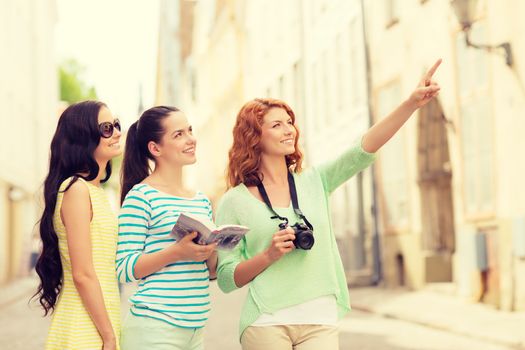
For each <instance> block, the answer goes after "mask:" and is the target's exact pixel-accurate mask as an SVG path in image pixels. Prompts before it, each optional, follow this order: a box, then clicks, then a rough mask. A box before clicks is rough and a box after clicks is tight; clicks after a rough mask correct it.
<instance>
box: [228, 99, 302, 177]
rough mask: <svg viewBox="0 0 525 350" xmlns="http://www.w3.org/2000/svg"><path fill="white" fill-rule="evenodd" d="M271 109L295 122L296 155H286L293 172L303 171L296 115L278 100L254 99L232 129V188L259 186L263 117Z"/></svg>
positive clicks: (241, 111) (230, 175)
mask: <svg viewBox="0 0 525 350" xmlns="http://www.w3.org/2000/svg"><path fill="white" fill-rule="evenodd" d="M272 108H280V109H282V110H284V111H285V112H286V113H287V114H288V117H289V118H290V119H291V121H292V123H293V127H294V129H295V133H296V136H295V143H294V148H295V150H294V152H293V153H291V154H286V155H285V159H286V165H287V166H288V168H291V169H293V171H294V172H297V173H298V172H300V171H301V164H302V161H303V154H302V153H301V151H300V150H299V148H298V147H297V142H298V140H299V130H298V129H297V127H296V126H295V114H294V112H293V111H292V109H291V108H290V106H288V105H287V104H286V103H284V102H283V101H280V100H276V99H269V98H267V99H255V100H253V101H250V102H248V103H246V104H245V105H244V106H243V107H242V109H241V110H240V112H239V115H238V116H237V122H236V123H235V126H234V128H233V138H234V140H241V139H242V140H243V142H234V143H233V146H232V148H231V149H230V153H229V156H230V157H229V158H230V161H229V164H228V181H229V186H231V187H234V186H237V185H239V184H241V183H244V184H245V185H247V186H255V185H257V183H259V167H260V162H261V152H262V148H261V137H262V129H261V127H262V124H263V121H264V116H265V115H266V114H267V113H268V111H270V109H272Z"/></svg>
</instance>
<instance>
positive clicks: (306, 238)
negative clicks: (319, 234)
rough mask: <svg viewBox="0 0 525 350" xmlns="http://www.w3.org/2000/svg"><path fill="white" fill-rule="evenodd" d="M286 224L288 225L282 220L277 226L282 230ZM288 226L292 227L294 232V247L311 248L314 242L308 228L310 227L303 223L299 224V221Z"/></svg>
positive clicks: (312, 234) (311, 232)
mask: <svg viewBox="0 0 525 350" xmlns="http://www.w3.org/2000/svg"><path fill="white" fill-rule="evenodd" d="M287 226H288V225H287V224H286V223H284V222H283V223H281V224H279V228H280V229H281V230H284V229H285V228H286V227H287ZM290 227H291V228H293V230H294V233H295V239H294V240H293V244H294V245H295V248H297V249H303V250H310V249H312V247H313V246H314V243H315V239H314V233H313V231H312V230H310V228H309V227H308V226H306V225H305V224H301V223H299V222H296V223H295V224H293V225H292V226H290Z"/></svg>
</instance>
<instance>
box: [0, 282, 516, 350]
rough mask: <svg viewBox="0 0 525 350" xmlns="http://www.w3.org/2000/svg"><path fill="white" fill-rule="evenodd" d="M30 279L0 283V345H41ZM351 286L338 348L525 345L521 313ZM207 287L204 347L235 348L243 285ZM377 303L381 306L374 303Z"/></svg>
mask: <svg viewBox="0 0 525 350" xmlns="http://www.w3.org/2000/svg"><path fill="white" fill-rule="evenodd" d="M35 283H36V282H35V280H34V279H33V278H28V279H25V280H20V281H18V284H19V285H18V287H17V288H16V292H18V294H16V293H14V292H13V291H11V292H13V293H12V294H10V295H6V294H7V293H9V291H7V290H6V288H4V289H0V296H1V297H3V299H2V300H9V301H10V302H9V303H8V304H2V305H0V323H1V324H2V325H3V327H2V328H1V329H0V339H2V348H3V349H10V350H23V349H41V348H43V346H44V341H45V337H46V334H47V327H48V326H49V319H44V318H42V317H41V315H42V313H41V311H40V310H39V309H38V308H37V307H36V306H35V305H34V304H33V305H28V303H27V299H28V296H29V295H30V293H31V292H32V287H33V285H34V284H35ZM22 291H25V292H22ZM132 291H133V287H132V286H127V287H126V288H125V289H124V292H123V300H122V301H123V308H122V317H125V315H126V311H127V306H126V305H127V304H126V297H127V296H128V295H130V293H131V292H132ZM351 292H352V295H353V296H354V297H353V302H352V304H353V307H354V310H353V311H352V312H351V313H350V314H349V315H348V317H346V318H345V319H344V320H343V321H342V322H341V325H340V349H342V350H351V349H364V350H372V349H373V350H389V349H393V350H410V349H414V350H415V349H424V350H462V349H465V350H467V349H477V350H506V349H507V350H511V349H522V348H523V347H522V346H524V345H525V342H524V338H523V335H522V328H523V324H524V322H525V315H523V314H521V315H518V314H513V313H505V314H501V313H500V312H498V311H495V310H494V309H492V308H488V307H477V308H476V307H472V306H470V307H468V306H467V307H465V306H463V307H462V305H461V302H460V301H459V300H457V298H454V297H450V296H449V297H445V296H443V295H442V294H439V293H435V292H432V291H425V292H423V293H419V294H413V293H410V292H408V291H406V290H396V291H390V292H386V291H384V290H378V289H370V288H362V289H361V288H360V289H356V290H351ZM211 293H212V302H213V306H214V307H213V310H212V314H211V317H210V320H209V323H208V326H207V331H206V335H205V348H206V349H229V350H230V349H231V350H237V349H238V350H240V349H241V347H240V345H239V343H238V341H237V337H238V332H237V329H238V315H239V313H240V311H241V303H240V302H239V301H240V300H243V299H244V297H245V295H246V289H241V290H237V291H235V292H233V293H231V294H227V295H225V294H223V293H222V292H221V291H220V290H219V289H218V288H217V285H216V284H215V283H213V285H212V289H211ZM9 297H11V299H10V298H9ZM399 299H402V300H399ZM436 303H437V305H432V304H436ZM378 304H379V305H382V307H383V310H381V309H380V308H377V305H378ZM407 306H408V307H407ZM396 309H397V310H396ZM410 309H412V310H413V311H410ZM425 309H426V311H422V310H425ZM480 316H481V319H479V317H480ZM480 326H481V327H480ZM486 329H491V331H490V332H487V331H486ZM520 332H521V333H520Z"/></svg>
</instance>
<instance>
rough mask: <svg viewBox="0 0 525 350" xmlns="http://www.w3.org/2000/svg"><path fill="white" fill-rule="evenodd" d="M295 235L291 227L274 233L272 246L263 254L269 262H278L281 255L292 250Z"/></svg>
mask: <svg viewBox="0 0 525 350" xmlns="http://www.w3.org/2000/svg"><path fill="white" fill-rule="evenodd" d="M294 240H295V233H294V230H293V229H292V228H291V227H287V228H285V229H283V230H281V231H277V232H276V233H274V235H273V237H272V244H271V245H270V247H269V248H268V249H266V251H265V254H266V255H267V257H268V258H269V259H270V261H271V262H275V261H277V260H279V259H280V258H281V257H283V255H285V254H287V253H289V252H291V251H292V250H294V248H295V247H294V243H293V241H294Z"/></svg>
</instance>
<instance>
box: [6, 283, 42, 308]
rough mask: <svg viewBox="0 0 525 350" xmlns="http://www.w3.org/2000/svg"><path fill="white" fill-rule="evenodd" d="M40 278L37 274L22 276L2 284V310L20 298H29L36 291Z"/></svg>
mask: <svg viewBox="0 0 525 350" xmlns="http://www.w3.org/2000/svg"><path fill="white" fill-rule="evenodd" d="M38 284H39V280H38V278H37V277H36V275H31V276H27V277H22V278H18V279H15V280H14V281H11V282H8V283H7V284H4V285H1V286H0V310H1V309H3V308H4V307H6V306H9V305H11V304H12V303H14V302H16V301H17V300H20V299H24V298H25V299H27V300H28V301H29V299H30V298H31V296H32V295H33V294H35V293H36V290H37V288H38Z"/></svg>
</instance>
